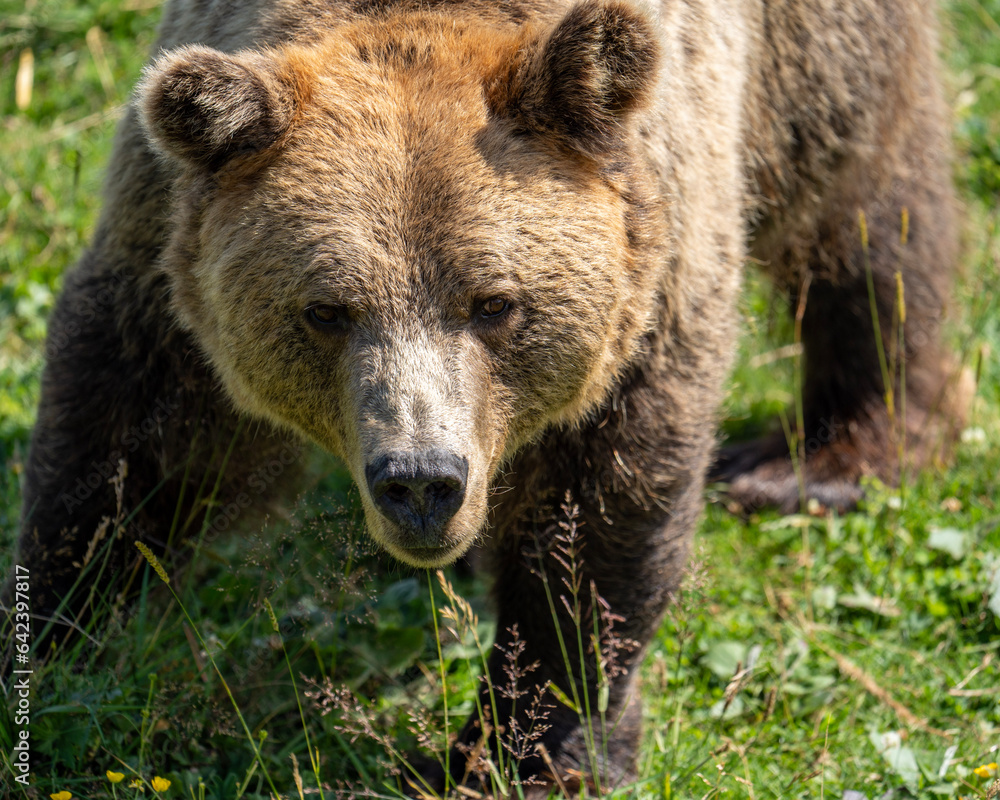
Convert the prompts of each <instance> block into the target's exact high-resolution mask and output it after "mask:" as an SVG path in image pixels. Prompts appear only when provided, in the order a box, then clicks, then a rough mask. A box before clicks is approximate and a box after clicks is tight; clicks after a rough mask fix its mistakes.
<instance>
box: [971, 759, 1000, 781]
mask: <svg viewBox="0 0 1000 800" xmlns="http://www.w3.org/2000/svg"><path fill="white" fill-rule="evenodd" d="M997 769H998V767H997V762H996V761H994V762H993V763H992V764H983V765H982V766H981V767H976V768H975V769H974V770H972V771H973V772H975V773H976V774H977V775H978V776H979V777H980V778H989V777H990V776H991V775H996V774H997Z"/></svg>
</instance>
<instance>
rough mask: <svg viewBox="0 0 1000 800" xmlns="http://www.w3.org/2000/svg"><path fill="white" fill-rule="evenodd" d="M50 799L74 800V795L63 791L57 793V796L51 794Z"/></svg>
mask: <svg viewBox="0 0 1000 800" xmlns="http://www.w3.org/2000/svg"><path fill="white" fill-rule="evenodd" d="M49 797H51V798H52V800H73V795H71V794H70V793H69V792H67V791H66V790H65V789H63V790H62V791H61V792H56V793H55V794H50V795H49Z"/></svg>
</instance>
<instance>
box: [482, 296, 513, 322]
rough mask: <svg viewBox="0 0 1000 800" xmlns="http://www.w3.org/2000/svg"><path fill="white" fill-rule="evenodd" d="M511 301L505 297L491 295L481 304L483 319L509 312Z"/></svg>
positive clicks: (493, 317)
mask: <svg viewBox="0 0 1000 800" xmlns="http://www.w3.org/2000/svg"><path fill="white" fill-rule="evenodd" d="M509 309H510V301H509V300H507V299H506V298H503V297H491V298H490V299H489V300H484V301H483V302H482V303H480V304H479V316H480V317H482V318H483V319H496V318H497V317H499V316H502V315H503V314H505V313H507V311H508V310H509Z"/></svg>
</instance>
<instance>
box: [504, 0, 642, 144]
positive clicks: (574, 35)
mask: <svg viewBox="0 0 1000 800" xmlns="http://www.w3.org/2000/svg"><path fill="white" fill-rule="evenodd" d="M523 59H524V60H523V61H521V62H520V65H519V67H518V68H517V69H516V72H515V74H514V75H512V76H511V77H510V79H509V83H508V84H507V85H506V86H504V87H502V88H501V87H499V86H497V87H494V89H495V90H497V89H498V90H499V91H495V90H494V92H493V93H492V94H493V98H492V99H493V101H494V106H495V110H496V111H497V112H499V113H501V114H506V115H510V116H514V117H516V118H519V119H520V120H521V121H522V122H523V123H525V124H526V125H527V127H528V128H529V129H531V130H533V131H535V132H536V133H539V134H542V135H548V136H556V137H558V138H559V139H561V140H562V141H563V143H564V144H566V145H569V146H570V147H571V148H573V149H575V150H578V151H580V152H582V153H584V154H586V155H589V156H592V157H598V158H599V157H601V156H605V155H607V154H608V153H610V152H612V151H613V150H614V149H615V148H616V147H617V146H618V144H619V143H620V142H621V139H622V137H623V135H624V132H625V125H624V124H625V122H626V120H627V118H628V116H629V114H630V113H631V112H633V111H636V110H638V109H640V108H642V107H643V106H644V104H645V103H646V102H647V101H648V99H649V97H650V95H651V94H652V90H653V87H654V84H655V82H656V77H657V67H658V63H659V44H658V39H657V37H656V35H655V32H654V29H653V26H652V24H651V22H650V21H649V20H648V19H647V18H646V17H645V16H643V15H642V14H641V13H640V12H639V11H637V10H636V9H635V8H633V7H632V6H630V5H627V4H626V3H624V2H620V0H610V1H608V0H585V1H584V2H582V3H580V4H578V5H576V6H575V7H573V8H572V9H571V10H570V11H569V13H568V14H567V15H566V16H565V17H564V18H563V19H562V21H561V22H559V23H558V24H557V25H556V26H555V27H554V28H553V29H552V30H551V31H550V32H548V34H547V35H543V36H542V37H541V39H539V40H537V41H536V42H535V43H534V44H533V45H531V46H530V48H529V50H528V52H526V53H524V55H523Z"/></svg>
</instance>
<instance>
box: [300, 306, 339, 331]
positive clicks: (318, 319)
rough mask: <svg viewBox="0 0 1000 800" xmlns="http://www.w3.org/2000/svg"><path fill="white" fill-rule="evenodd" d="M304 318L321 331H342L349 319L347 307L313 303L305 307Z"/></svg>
mask: <svg viewBox="0 0 1000 800" xmlns="http://www.w3.org/2000/svg"><path fill="white" fill-rule="evenodd" d="M306 318H307V319H308V320H309V322H310V323H311V324H312V325H313V327H315V328H318V329H319V330H322V331H343V330H346V329H347V324H348V322H349V321H350V317H349V316H348V313H347V309H346V308H344V307H343V306H333V305H315V306H310V307H309V308H307V309H306Z"/></svg>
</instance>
